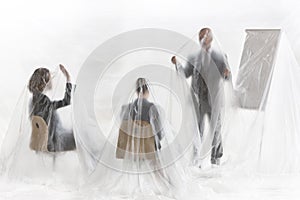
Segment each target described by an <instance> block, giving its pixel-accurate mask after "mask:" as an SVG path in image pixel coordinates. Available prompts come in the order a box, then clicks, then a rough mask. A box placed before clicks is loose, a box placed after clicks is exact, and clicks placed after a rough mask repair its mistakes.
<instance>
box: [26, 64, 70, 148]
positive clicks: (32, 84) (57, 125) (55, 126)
mask: <svg viewBox="0 0 300 200" xmlns="http://www.w3.org/2000/svg"><path fill="white" fill-rule="evenodd" d="M60 69H61V71H62V72H63V74H64V75H65V77H66V79H67V83H66V91H65V96H64V98H63V99H62V100H59V101H51V100H50V98H49V97H48V96H46V95H45V94H43V92H44V91H46V90H47V89H51V74H50V72H49V70H48V69H46V68H38V69H36V70H35V71H34V73H33V74H32V76H31V78H30V81H29V86H28V88H29V91H30V92H31V93H32V100H31V102H30V117H36V116H38V117H41V118H42V119H43V120H44V122H45V123H46V124H47V126H48V141H47V151H49V152H59V151H69V150H74V149H75V148H76V145H75V140H74V135H73V132H72V131H68V130H65V129H64V128H63V127H62V126H61V122H60V120H59V118H58V115H57V113H56V110H57V109H59V108H62V107H65V106H68V105H70V102H71V90H72V84H71V83H70V75H69V73H68V72H67V70H66V69H65V68H64V66H62V65H60ZM33 126H34V124H33ZM37 126H38V125H37Z"/></svg>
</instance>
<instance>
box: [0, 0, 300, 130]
mask: <svg viewBox="0 0 300 200" xmlns="http://www.w3.org/2000/svg"><path fill="white" fill-rule="evenodd" d="M299 11H300V9H299V8H298V6H297V1H296V0H295V1H283V0H282V1H280V0H277V1H276V0H246V1H242V0H227V1H221V0H219V1H217V0H210V1H203V0H193V1H192V0H185V1H183V0H182V1H178V0H149V1H146V0H127V1H125V0H119V1H117V0H107V1H103V0H102V1H101V0H99V1H96V0H94V1H87V0H51V1H44V0H27V1H21V0H20V1H14V0H12V1H1V3H0V34H1V35H0V36H1V37H0V61H1V64H0V68H1V73H0V92H1V93H0V95H1V96H0V99H1V101H0V136H3V134H4V133H5V131H6V129H7V126H8V123H9V120H10V117H11V115H12V113H13V108H14V106H15V104H16V102H17V99H18V97H19V95H20V92H21V91H22V89H23V88H24V85H25V83H26V82H27V80H28V78H29V76H30V75H31V73H32V71H33V70H34V69H35V68H36V67H37V66H47V67H50V68H54V67H55V66H57V65H58V64H59V63H63V64H65V65H66V66H67V67H68V69H69V71H70V72H71V74H72V75H73V77H74V79H75V77H76V74H77V73H78V70H79V68H80V66H81V64H82V63H83V62H84V60H85V58H86V57H87V56H88V55H89V53H90V52H91V51H92V50H93V49H94V48H96V47H97V46H98V45H99V44H101V43H102V42H103V41H105V40H106V39H108V38H110V37H111V36H114V35H116V34H119V33H121V32H124V31H128V30H132V29H138V28H144V27H155V28H166V29H171V30H175V31H178V32H181V33H183V34H185V35H187V36H190V37H191V36H193V35H194V34H195V33H196V32H197V31H198V30H199V28H201V27H203V26H209V27H211V28H213V29H214V32H215V34H216V36H217V38H218V40H219V42H220V43H221V45H222V47H223V50H224V51H225V52H226V53H227V54H228V57H229V62H230V64H231V66H232V69H233V73H234V74H236V69H237V67H238V65H239V61H240V55H241V51H242V48H243V41H244V36H245V34H244V29H245V28H280V27H284V28H285V30H286V32H287V35H288V37H289V39H290V40H291V41H292V45H293V49H294V51H295V53H296V56H297V58H298V60H299V61H300V37H298V36H299V35H300V18H299V14H298V13H300V12H299ZM145 39H147V38H145Z"/></svg>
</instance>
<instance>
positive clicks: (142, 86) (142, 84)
mask: <svg viewBox="0 0 300 200" xmlns="http://www.w3.org/2000/svg"><path fill="white" fill-rule="evenodd" d="M148 91H149V88H148V83H147V80H146V79H145V78H138V79H137V80H136V92H137V93H140V92H142V93H143V94H145V93H146V92H148Z"/></svg>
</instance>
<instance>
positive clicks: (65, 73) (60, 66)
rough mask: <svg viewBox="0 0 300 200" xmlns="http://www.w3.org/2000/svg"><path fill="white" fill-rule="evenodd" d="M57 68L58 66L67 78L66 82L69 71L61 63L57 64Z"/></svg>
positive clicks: (68, 78)
mask: <svg viewBox="0 0 300 200" xmlns="http://www.w3.org/2000/svg"><path fill="white" fill-rule="evenodd" d="M59 68H60V70H61V72H62V73H63V74H64V75H65V77H66V78H67V82H69V81H70V79H71V77H70V74H69V72H68V71H67V70H66V68H65V67H64V66H63V65H62V64H59Z"/></svg>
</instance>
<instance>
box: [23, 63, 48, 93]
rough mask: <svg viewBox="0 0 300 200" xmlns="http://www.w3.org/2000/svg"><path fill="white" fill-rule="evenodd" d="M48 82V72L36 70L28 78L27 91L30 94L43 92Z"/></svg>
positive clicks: (45, 69)
mask: <svg viewBox="0 0 300 200" xmlns="http://www.w3.org/2000/svg"><path fill="white" fill-rule="evenodd" d="M49 80H50V71H49V70H48V69H47V68H38V69H36V70H35V71H34V72H33V74H32V75H31V77H30V80H29V84H28V89H29V91H30V92H32V93H33V92H43V90H44V89H45V87H46V85H47V83H48V82H49Z"/></svg>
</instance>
